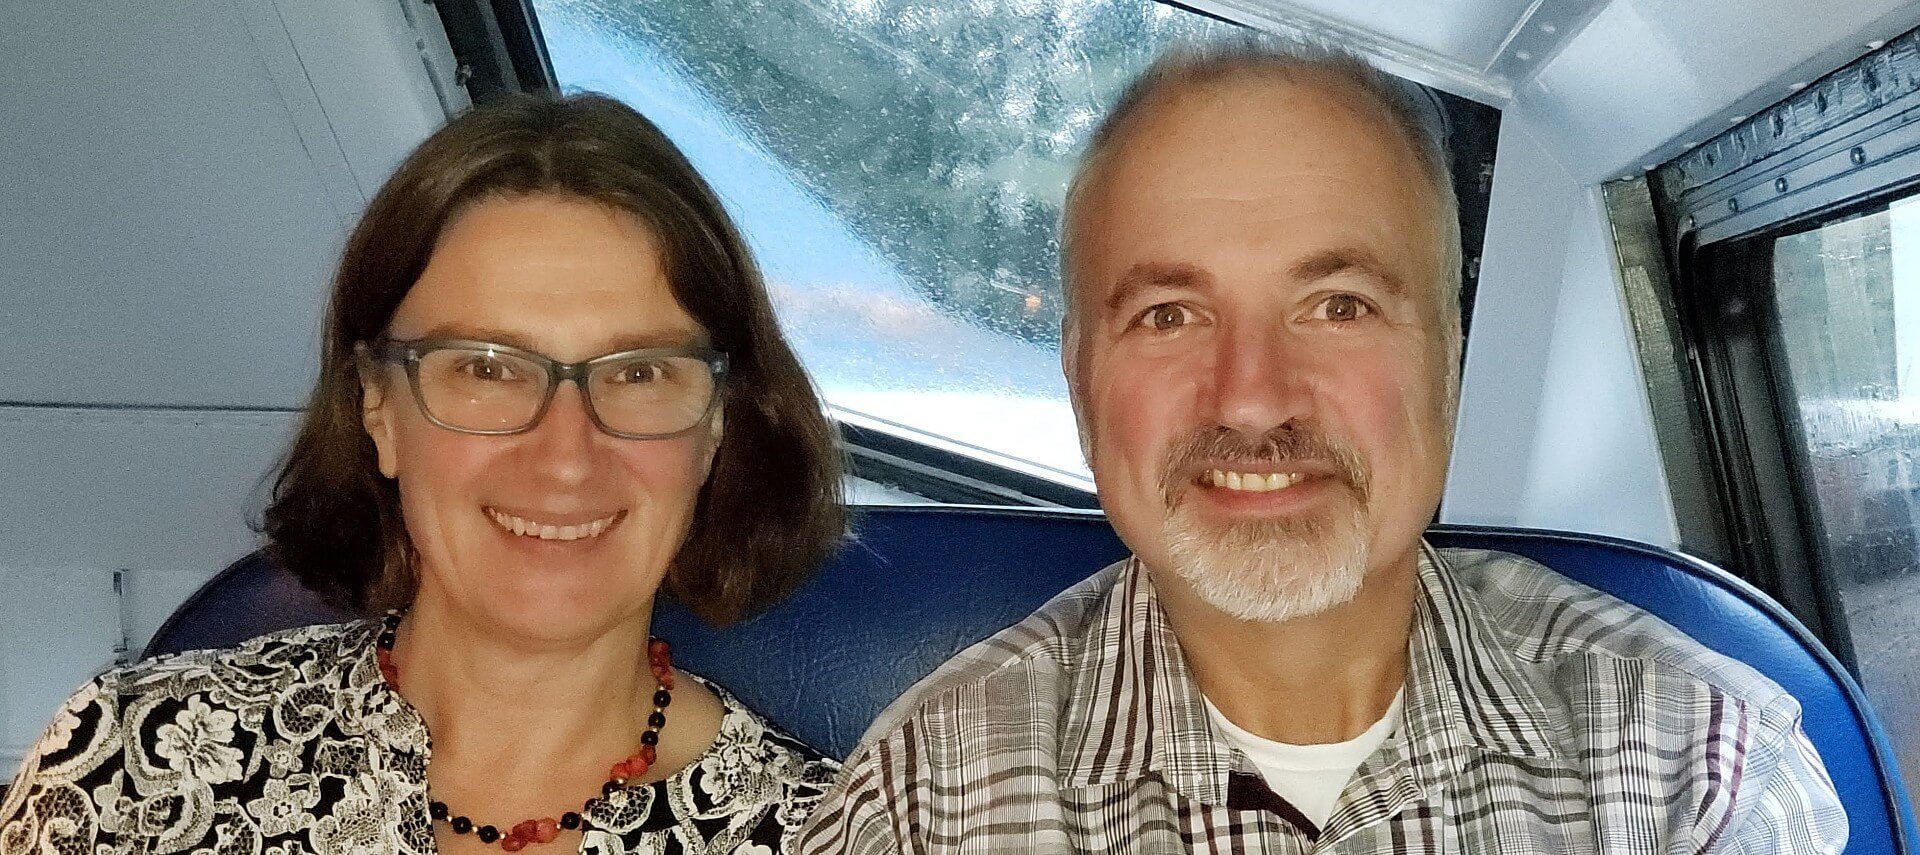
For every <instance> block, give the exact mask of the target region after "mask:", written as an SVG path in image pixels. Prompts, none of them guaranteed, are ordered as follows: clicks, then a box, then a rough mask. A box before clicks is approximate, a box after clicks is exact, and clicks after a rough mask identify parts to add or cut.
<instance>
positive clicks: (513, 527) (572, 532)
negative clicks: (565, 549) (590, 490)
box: [486, 508, 620, 540]
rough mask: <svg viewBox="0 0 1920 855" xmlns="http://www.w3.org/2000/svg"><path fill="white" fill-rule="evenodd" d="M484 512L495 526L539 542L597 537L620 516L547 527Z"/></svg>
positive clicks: (543, 524)
mask: <svg viewBox="0 0 1920 855" xmlns="http://www.w3.org/2000/svg"><path fill="white" fill-rule="evenodd" d="M486 510H487V516H488V517H491V518H492V519H493V522H494V524H495V525H498V526H499V527H501V528H503V529H506V530H507V531H510V532H513V533H514V534H517V535H520V536H521V537H537V538H539V539H541V540H581V539H584V538H589V537H599V536H600V534H601V533H602V532H605V531H606V530H607V527H608V526H611V525H613V523H614V521H615V520H618V519H619V518H620V514H618V513H613V514H609V515H607V516H605V517H602V518H600V519H597V520H594V521H592V522H584V523H578V524H576V525H547V524H545V523H540V522H535V521H533V520H529V519H526V518H524V517H517V516H514V515H513V514H509V513H506V512H505V511H498V510H494V509H493V508H487V509H486Z"/></svg>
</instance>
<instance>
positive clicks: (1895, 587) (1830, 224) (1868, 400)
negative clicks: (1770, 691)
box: [1694, 192, 1920, 775]
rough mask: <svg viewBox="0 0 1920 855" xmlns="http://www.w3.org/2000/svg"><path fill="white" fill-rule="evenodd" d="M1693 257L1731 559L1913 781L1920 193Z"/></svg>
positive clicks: (1918, 758) (1918, 590)
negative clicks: (1726, 493) (1824, 648)
mask: <svg viewBox="0 0 1920 855" xmlns="http://www.w3.org/2000/svg"><path fill="white" fill-rule="evenodd" d="M1696 259H1697V262H1698V266H1699V268H1700V270H1701V275H1702V280H1701V281H1702V284H1703V286H1704V287H1702V288H1700V289H1699V293H1697V294H1695V295H1694V304H1695V309H1694V311H1696V312H1697V313H1699V321H1698V323H1699V324H1700V329H1699V333H1698V335H1699V336H1700V339H1699V341H1700V343H1701V346H1702V354H1703V360H1704V368H1705V369H1706V372H1705V375H1704V377H1705V379H1706V381H1707V384H1708V387H1709V389H1710V397H1711V398H1712V399H1713V401H1714V407H1715V409H1717V410H1718V411H1719V417H1718V419H1717V421H1718V423H1719V425H1718V431H1719V435H1720V437H1721V440H1720V442H1721V443H1722V444H1723V445H1725V446H1726V447H1725V448H1724V449H1723V450H1722V455H1723V458H1725V457H1726V456H1727V455H1732V457H1733V458H1734V459H1735V461H1736V462H1734V463H1726V462H1723V463H1722V468H1723V472H1724V473H1725V474H1726V476H1727V477H1728V478H1730V479H1731V480H1730V481H1729V485H1730V486H1729V487H1728V489H1729V490H1730V492H1731V493H1732V495H1733V499H1732V501H1733V502H1734V503H1735V511H1736V513H1735V514H1734V519H1735V521H1736V523H1737V524H1738V527H1740V528H1742V529H1744V534H1742V535H1741V537H1740V540H1741V541H1742V542H1743V543H1744V544H1745V547H1744V548H1743V551H1744V552H1745V553H1746V554H1744V555H1743V556H1742V559H1743V560H1742V566H1743V567H1744V568H1745V569H1746V570H1747V572H1748V574H1749V575H1750V576H1753V577H1754V579H1755V581H1757V582H1760V583H1761V584H1763V585H1764V586H1765V587H1767V588H1769V589H1770V590H1771V591H1772V592H1773V593H1775V594H1776V596H1779V597H1780V598H1781V599H1782V600H1783V601H1784V602H1786V603H1788V604H1789V605H1792V606H1795V611H1796V612H1797V613H1798V614H1799V615H1800V617H1801V618H1802V619H1803V620H1805V621H1806V622H1807V623H1808V625H1810V626H1813V627H1816V628H1817V629H1818V630H1819V631H1820V633H1821V635H1822V636H1823V639H1824V640H1825V641H1826V642H1827V644H1828V646H1829V647H1830V648H1832V649H1833V650H1834V652H1835V653H1836V654H1838V655H1839V656H1841V658H1842V659H1843V660H1846V661H1848V663H1849V665H1851V666H1852V668H1853V670H1854V671H1855V673H1856V675H1857V676H1858V677H1859V678H1860V682H1861V684H1862V685H1863V687H1864V688H1865V689H1866V692H1867V694H1868V696H1869V697H1870V698H1871V699H1872V700H1873V701H1874V702H1875V706H1876V707H1877V708H1878V709H1879V711H1880V714H1881V715H1882V717H1883V718H1884V719H1885V721H1886V724H1887V726H1888V730H1889V731H1890V732H1891V733H1892V734H1893V737H1894V740H1895V743H1896V744H1895V751H1896V753H1897V754H1898V755H1899V757H1900V760H1901V764H1902V766H1903V767H1904V770H1905V773H1906V774H1908V775H1920V708H1916V707H1915V706H1914V704H1913V703H1911V701H1912V699H1913V698H1915V697H1920V660H1916V659H1915V658H1914V657H1913V654H1912V650H1913V647H1914V645H1915V643H1916V642H1917V641H1920V194H1913V193H1911V192H1908V193H1897V192H1896V193H1894V194H1892V195H1890V196H1882V197H1880V198H1878V199H1872V200H1869V201H1865V202H1858V203H1852V204H1849V205H1847V206H1845V207H1843V208H1840V209H1838V210H1835V211H1830V212H1823V213H1816V214H1813V215H1810V216H1809V217H1803V218H1797V219H1793V220H1789V221H1785V222H1783V223H1782V224H1780V225H1777V226H1774V227H1772V228H1768V229H1763V230H1761V231H1758V232H1754V233H1750V234H1747V235H1742V236H1739V237H1735V238H1731V239H1727V240H1723V241H1719V242H1716V243H1712V244H1709V245H1707V246H1704V247H1702V248H1701V249H1700V250H1699V251H1698V253H1697V255H1696Z"/></svg>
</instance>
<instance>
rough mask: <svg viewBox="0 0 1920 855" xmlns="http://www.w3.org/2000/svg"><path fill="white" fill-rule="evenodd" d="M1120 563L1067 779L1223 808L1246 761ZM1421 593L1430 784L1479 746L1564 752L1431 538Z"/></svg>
mask: <svg viewBox="0 0 1920 855" xmlns="http://www.w3.org/2000/svg"><path fill="white" fill-rule="evenodd" d="M1123 564H1124V566H1122V567H1119V568H1117V569H1118V572H1117V573H1116V574H1115V575H1114V584H1113V587H1112V588H1111V589H1110V590H1109V591H1108V593H1107V594H1106V596H1105V597H1104V598H1103V599H1102V600H1101V601H1100V602H1099V604H1098V605H1097V606H1096V610H1095V613H1094V615H1093V617H1092V619H1091V620H1090V621H1089V623H1088V625H1087V629H1086V632H1085V634H1084V635H1083V637H1082V638H1081V640H1080V645H1079V647H1078V649H1077V650H1076V651H1075V662H1074V664H1073V670H1074V678H1073V680H1072V684H1071V689H1070V691H1071V692H1072V696H1071V699H1070V702H1069V707H1068V713H1067V717H1066V721H1065V722H1063V726H1062V732H1061V736H1062V741H1061V749H1062V750H1061V762H1062V764H1063V768H1062V769H1061V780H1062V781H1063V783H1065V784H1066V785H1067V786H1072V787H1088V786H1098V785H1102V784H1110V783H1115V782H1119V781H1126V780H1133V779H1137V778H1140V777H1144V776H1145V775H1146V774H1148V773H1150V772H1151V773H1155V774H1158V775H1159V776H1160V777H1161V778H1163V779H1164V780H1166V781H1167V783H1168V784H1169V785H1170V786H1172V787H1174V788H1175V789H1177V790H1179V791H1180V792H1182V793H1184V794H1186V795H1187V796H1189V797H1191V798H1194V799H1197V800H1199V801H1202V802H1205V803H1209V804H1225V803H1226V801H1227V789H1228V775H1229V773H1230V772H1232V771H1233V770H1234V769H1236V768H1239V766H1240V765H1243V764H1239V763H1238V762H1237V759H1236V752H1234V750H1233V749H1232V748H1231V747H1230V746H1229V745H1228V744H1227V742H1226V740H1225V739H1224V738H1222V737H1221V736H1220V735H1219V734H1217V733H1215V732H1214V729H1213V726H1212V723H1211V722H1210V721H1208V719H1207V713H1206V707H1205V705H1204V702H1203V701H1202V697H1201V694H1200V687H1199V685H1198V684H1197V683H1196V682H1194V678H1193V672H1192V670H1191V669H1189V668H1188V666H1187V661H1186V656H1185V654H1183V653H1182V652H1181V649H1180V642H1179V639H1178V638H1176V637H1175V636H1174V633H1173V629H1172V627H1171V626H1170V625H1169V624H1168V622H1167V617H1166V612H1165V611H1164V610H1162V608H1161V605H1160V602H1159V598H1158V596H1157V595H1156V594H1155V592H1154V586H1153V584H1152V579H1151V577H1150V575H1149V574H1148V573H1147V572H1146V569H1145V568H1144V567H1143V566H1142V565H1141V564H1140V561H1139V560H1138V559H1136V558H1129V559H1127V560H1126V561H1125V562H1124V563H1123ZM1416 596H1417V597H1418V600H1417V602H1416V604H1415V606H1416V608H1415V618H1414V627H1413V633H1412V637H1411V638H1410V639H1409V641H1408V656H1409V661H1408V669H1407V685H1406V692H1407V695H1406V704H1405V711H1404V713H1403V716H1404V718H1403V720H1402V723H1401V728H1400V734H1401V738H1402V739H1403V740H1404V741H1405V743H1406V745H1405V749H1406V750H1405V751H1404V756H1405V757H1406V762H1407V765H1408V766H1409V767H1410V768H1411V771H1412V774H1413V777H1414V778H1415V780H1416V781H1417V782H1418V783H1419V784H1420V786H1421V787H1422V789H1427V790H1429V791H1435V790H1437V789H1439V787H1440V786H1442V785H1443V784H1444V783H1445V782H1446V780H1447V779H1448V778H1449V777H1450V776H1451V775H1452V774H1453V772H1454V771H1455V770H1456V769H1458V768H1459V765H1460V763H1462V762H1464V761H1465V760H1466V759H1467V757H1468V756H1469V755H1470V754H1471V753H1472V752H1474V751H1487V752H1492V753H1495V754H1501V755H1507V756H1512V757H1525V758H1547V757H1553V756H1555V753H1554V745H1555V744H1556V742H1557V741H1558V740H1557V738H1556V735H1555V732H1554V728H1553V722H1552V721H1551V720H1550V719H1549V718H1548V716H1547V714H1546V712H1545V710H1544V708H1543V707H1542V706H1541V703H1540V701H1539V700H1538V698H1537V697H1536V696H1535V694H1534V690H1533V688H1532V686H1533V681H1532V680H1531V679H1529V672H1528V670H1527V669H1526V668H1525V666H1524V665H1523V663H1522V662H1521V661H1520V660H1519V659H1518V658H1517V657H1516V656H1515V655H1514V653H1513V652H1512V651H1511V650H1509V649H1508V647H1507V646H1506V645H1505V644H1503V643H1502V642H1501V640H1500V639H1498V638H1497V637H1495V636H1494V635H1493V629H1492V627H1491V625H1490V624H1491V617H1490V616H1489V615H1488V614H1487V613H1486V611H1485V609H1484V608H1483V607H1482V606H1481V605H1480V603H1479V602H1478V601H1477V600H1475V599H1474V598H1473V597H1471V596H1470V595H1468V594H1467V593H1466V592H1465V591H1464V590H1463V589H1462V588H1461V586H1460V583H1459V581H1458V580H1457V579H1455V578H1454V577H1453V573H1452V570H1451V569H1450V568H1449V567H1448V566H1447V563H1446V560H1445V559H1444V558H1443V557H1441V556H1440V554H1439V553H1438V552H1437V551H1435V550H1434V549H1432V548H1431V547H1430V546H1429V545H1427V544H1425V543H1422V544H1421V549H1420V558H1419V592H1418V594H1417V595H1416Z"/></svg>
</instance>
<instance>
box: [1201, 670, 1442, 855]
mask: <svg viewBox="0 0 1920 855" xmlns="http://www.w3.org/2000/svg"><path fill="white" fill-rule="evenodd" d="M1406 695H1407V690H1406V689H1404V688H1403V689H1401V690H1400V691H1399V692H1396V693H1395V694H1394V696H1393V703H1392V704H1389V705H1388V706H1387V714H1386V715H1384V716H1381V717H1380V720H1379V721H1376V722H1374V723H1373V726H1372V727H1369V728H1367V729H1366V732H1364V733H1362V734H1360V735H1359V736H1356V737H1354V738H1352V739H1349V740H1347V741H1345V742H1335V743H1332V744H1329V745H1288V744H1287V743H1285V742H1275V741H1273V740H1271V739H1265V738H1262V737H1259V736H1255V735H1254V734H1252V733H1248V732H1247V731H1246V730H1245V729H1243V728H1241V727H1240V726H1239V725H1237V724H1234V723H1233V722H1231V721H1228V720H1227V717H1226V716H1225V715H1224V714H1222V713H1221V712H1220V708H1219V707H1216V706H1214V705H1213V701H1211V700H1207V699H1206V696H1204V695H1202V696H1201V700H1203V701H1205V702H1206V705H1207V717H1209V718H1211V719H1213V724H1214V726H1215V727H1218V728H1220V732H1221V733H1222V734H1224V735H1225V736H1226V737H1227V741H1228V742H1230V743H1232V744H1233V747H1235V748H1238V749H1240V751H1241V752H1242V753H1244V754H1246V755H1247V759H1248V760H1252V761H1253V765H1254V766H1255V767H1256V768H1258V769H1259V770H1260V777H1262V778H1265V779H1266V781H1267V788H1268V789H1270V790H1272V791H1273V792H1274V794H1275V795H1278V796H1280V797H1281V798H1283V799H1286V800H1287V802H1288V803H1289V804H1291V805H1293V806H1294V807H1297V808H1299V809H1300V812H1301V813H1303V814H1306V816H1307V818H1308V819H1310V820H1313V824H1314V826H1316V827H1319V828H1324V827H1326V824H1327V820H1328V819H1329V818H1331V817H1332V816H1333V808H1334V805H1335V804H1337V803H1338V802H1339V801H1340V791H1342V790H1344V789H1346V788H1347V782H1348V781H1349V780H1352V778H1353V773H1354V771H1355V770H1357V769H1359V768H1360V764H1361V763H1362V762H1364V761H1365V760H1366V759H1367V758H1368V757H1369V756H1372V754H1373V752H1374V751H1375V750H1376V749H1378V748H1379V747H1380V745H1381V744H1382V743H1384V742H1386V741H1387V738H1388V737H1390V736H1392V735H1393V733H1394V731H1395V730H1397V729H1398V728H1399V723H1400V706H1401V703H1402V702H1403V701H1404V700H1405V699H1406Z"/></svg>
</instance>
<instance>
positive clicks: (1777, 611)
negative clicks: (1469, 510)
mask: <svg viewBox="0 0 1920 855" xmlns="http://www.w3.org/2000/svg"><path fill="white" fill-rule="evenodd" d="M1428 540H1430V541H1432V542H1433V544H1434V545H1435V546H1455V547H1464V548H1469V549H1496V550H1500V551H1502V552H1511V553H1514V554H1516V555H1524V556H1526V557H1528V558H1531V559H1533V560H1535V561H1538V562H1540V563H1541V564H1544V565H1546V566H1548V567H1551V568H1553V569H1554V570H1556V571H1559V572H1560V573H1561V574H1562V575H1565V576H1567V577H1570V578H1572V579H1574V580H1576V581H1579V582H1582V583H1584V584H1586V585H1589V586H1591V587H1594V588H1598V589H1600V590H1602V591H1606V592H1607V593H1609V594H1612V595H1614V596H1616V597H1619V598H1620V599H1622V600H1625V601H1627V602H1629V603H1632V604H1634V605H1636V606H1639V607H1640V608H1643V609H1646V610H1647V611H1648V612H1651V613H1652V614H1653V615H1654V616H1656V617H1658V618H1660V619H1662V620H1664V621H1666V622H1667V623H1670V624H1673V625H1674V626H1675V627H1678V628H1679V629H1680V630H1682V631H1684V632H1685V633H1687V634H1688V635H1690V636H1692V637H1693V638H1694V640H1696V641H1699V642H1700V643H1701V644H1704V645H1706V646H1708V647H1711V648H1713V649H1714V650H1716V651H1719V652H1720V653H1723V654H1725V655H1727V656H1729V657H1731V658H1733V659H1738V660H1740V661H1741V662H1745V663H1747V664H1748V665H1751V666H1753V668H1754V669H1755V670H1757V671H1759V672H1760V673H1762V674H1765V675H1767V677H1768V678H1769V679H1771V680H1773V681H1774V682H1775V683H1778V684H1780V686H1781V688H1784V689H1786V690H1787V692H1788V693H1789V694H1792V695H1793V696H1794V698H1795V699H1796V700H1798V701H1800V708H1801V716H1802V725H1803V727H1804V728H1805V729H1806V732H1807V737H1808V738H1809V739H1811V740H1812V741H1813V744H1814V747H1815V748H1816V749H1818V750H1819V752H1820V757H1821V759H1822V760H1823V761H1825V763H1826V765H1827V771H1828V773H1829V774H1831V775H1832V777H1833V785H1834V788H1835V789H1836V790H1838V791H1839V794H1840V801H1841V803H1842V804H1845V805H1846V807H1847V819H1848V822H1849V823H1850V824H1851V826H1852V838H1851V840H1850V841H1849V843H1848V845H1847V853H1848V855H1866V853H1874V855H1882V853H1885V854H1886V855H1894V853H1908V852H1913V851H1915V846H1916V842H1915V841H1914V840H1913V835H1914V833H1915V832H1914V829H1915V825H1914V818H1913V807H1912V805H1911V804H1909V803H1908V799H1907V792H1906V789H1905V786H1904V785H1903V784H1902V783H1901V781H1900V772H1899V766H1898V765H1897V763H1896V761H1895V759H1894V757H1893V753H1892V749H1891V747H1890V746H1891V743H1890V741H1889V740H1888V739H1887V737H1886V734H1885V733H1884V732H1883V731H1882V730H1881V728H1880V723H1879V721H1878V720H1877V718H1876V717H1875V716H1874V714H1873V711H1872V708H1871V707H1869V706H1868V705H1867V701H1866V696H1865V695H1864V694H1863V693H1862V692H1861V690H1860V687H1859V685H1858V684H1856V683H1855V682H1854V680H1853V678H1852V677H1851V676H1849V675H1848V674H1847V673H1846V670H1845V669H1844V668H1843V667H1841V665H1840V663H1839V662H1838V661H1836V660H1835V659H1834V658H1833V656H1832V654H1829V653H1828V652H1827V651H1826V648H1825V647H1823V646H1822V645H1821V644H1820V642H1819V641H1818V640H1816V639H1815V638H1814V637H1813V634H1812V633H1810V632H1808V631H1807V629H1806V627H1805V626H1803V625H1802V624H1801V623H1800V622H1799V621H1798V620H1796V619H1795V618H1794V617H1793V616H1792V615H1790V614H1789V613H1788V612H1787V611H1786V610H1785V609H1783V608H1781V607H1780V605H1779V604H1777V603H1775V602H1773V601H1772V600H1771V599H1769V598H1767V596H1766V595H1765V594H1762V593H1761V592H1760V591H1759V590H1757V589H1755V588H1754V587H1753V586H1751V585H1749V584H1747V583H1746V582H1744V581H1742V580H1740V579H1739V578H1737V577H1735V576H1733V575H1732V574H1729V573H1727V572H1726V571H1724V570H1721V569H1719V568H1717V567H1714V566H1712V565H1710V564H1707V563H1706V562H1704V561H1700V560H1698V559H1695V558H1691V557H1689V556H1685V555H1680V554H1677V553H1674V552H1670V551H1667V550H1663V549H1656V548H1653V547H1650V546H1645V545H1643V544H1638V543H1633V542H1631V541H1625V540H1618V539H1615V538H1609V537H1600V536H1598V535H1587V534H1568V533H1562V532H1548V531H1528V530H1518V529H1498V528H1479V527H1469V526H1442V527H1438V528H1436V529H1433V530H1431V531H1430V532H1429V533H1428Z"/></svg>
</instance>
